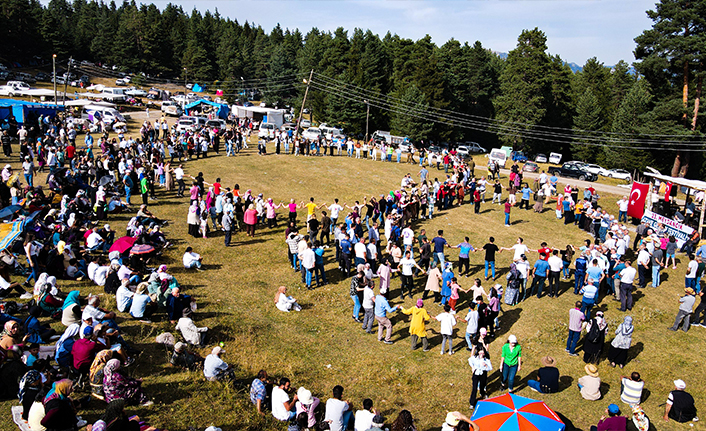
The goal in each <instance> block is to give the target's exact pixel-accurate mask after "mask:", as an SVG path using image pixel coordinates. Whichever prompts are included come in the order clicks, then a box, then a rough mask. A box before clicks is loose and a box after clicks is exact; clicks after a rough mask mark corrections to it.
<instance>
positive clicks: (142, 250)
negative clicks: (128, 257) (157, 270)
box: [130, 244, 154, 254]
mask: <svg viewBox="0 0 706 431" xmlns="http://www.w3.org/2000/svg"><path fill="white" fill-rule="evenodd" d="M153 251H154V247H152V246H151V245H147V244H137V245H133V246H132V249H131V250H130V254H147V253H152V252H153Z"/></svg>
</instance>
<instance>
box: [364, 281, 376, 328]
mask: <svg viewBox="0 0 706 431" xmlns="http://www.w3.org/2000/svg"><path fill="white" fill-rule="evenodd" d="M362 305H363V311H364V312H365V316H364V317H363V330H365V332H367V333H368V334H372V333H373V321H374V320H375V292H374V291H373V285H372V283H366V284H365V287H364V288H363V304H362Z"/></svg>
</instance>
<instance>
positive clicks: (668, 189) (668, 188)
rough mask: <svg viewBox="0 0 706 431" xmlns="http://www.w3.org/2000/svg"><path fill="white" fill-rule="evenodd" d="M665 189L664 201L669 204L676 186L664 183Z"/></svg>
mask: <svg viewBox="0 0 706 431" xmlns="http://www.w3.org/2000/svg"><path fill="white" fill-rule="evenodd" d="M664 185H665V188H664V201H665V202H669V196H670V195H671V194H672V186H673V185H674V184H672V183H664Z"/></svg>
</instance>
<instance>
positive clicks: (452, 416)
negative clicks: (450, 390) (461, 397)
mask: <svg viewBox="0 0 706 431" xmlns="http://www.w3.org/2000/svg"><path fill="white" fill-rule="evenodd" d="M461 422H466V423H467V424H468V429H470V430H473V431H479V430H480V427H479V426H478V425H477V424H476V423H475V422H473V421H472V420H470V419H469V418H468V416H466V415H464V414H463V413H460V412H448V413H447V414H446V420H445V421H444V423H443V425H441V431H457V430H459V429H461V426H460V423H461Z"/></svg>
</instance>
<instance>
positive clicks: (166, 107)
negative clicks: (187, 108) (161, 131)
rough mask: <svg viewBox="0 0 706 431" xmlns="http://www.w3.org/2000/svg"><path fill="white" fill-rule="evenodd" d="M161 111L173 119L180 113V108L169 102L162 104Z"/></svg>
mask: <svg viewBox="0 0 706 431" xmlns="http://www.w3.org/2000/svg"><path fill="white" fill-rule="evenodd" d="M161 110H162V112H164V113H165V114H166V115H171V116H173V117H179V116H181V113H182V112H181V106H179V104H177V103H176V102H172V101H170V100H167V101H164V102H162V107H161Z"/></svg>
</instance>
